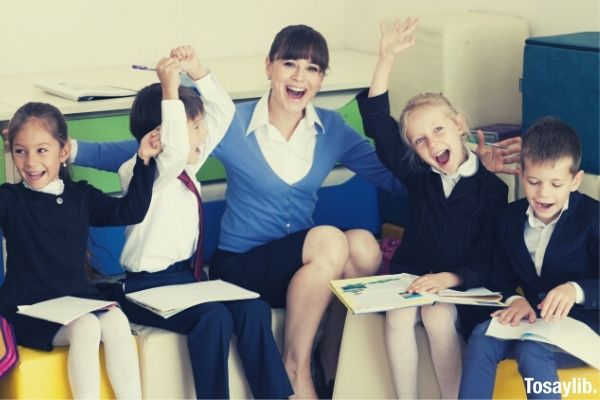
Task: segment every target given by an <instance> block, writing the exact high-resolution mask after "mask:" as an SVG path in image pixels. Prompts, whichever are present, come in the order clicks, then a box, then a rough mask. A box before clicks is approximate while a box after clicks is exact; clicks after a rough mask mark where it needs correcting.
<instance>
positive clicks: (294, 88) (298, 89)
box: [287, 86, 306, 93]
mask: <svg viewBox="0 0 600 400" xmlns="http://www.w3.org/2000/svg"><path fill="white" fill-rule="evenodd" d="M287 88H288V90H291V91H292V92H299V93H302V92H304V91H305V90H306V89H303V88H298V87H293V86H288V87H287Z"/></svg>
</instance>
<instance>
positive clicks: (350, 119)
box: [338, 99, 365, 136]
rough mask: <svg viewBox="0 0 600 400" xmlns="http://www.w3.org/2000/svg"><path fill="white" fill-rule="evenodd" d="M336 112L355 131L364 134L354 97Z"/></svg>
mask: <svg viewBox="0 0 600 400" xmlns="http://www.w3.org/2000/svg"><path fill="white" fill-rule="evenodd" d="M338 112H339V113H340V115H341V116H342V118H343V119H344V121H346V123H347V124H348V125H350V126H351V127H352V128H354V130H355V131H356V132H358V133H360V134H361V135H363V136H365V131H364V129H363V121H362V118H361V117H360V110H359V109H358V102H357V101H356V99H353V100H352V101H350V102H348V103H346V105H344V106H342V107H340V108H339V109H338Z"/></svg>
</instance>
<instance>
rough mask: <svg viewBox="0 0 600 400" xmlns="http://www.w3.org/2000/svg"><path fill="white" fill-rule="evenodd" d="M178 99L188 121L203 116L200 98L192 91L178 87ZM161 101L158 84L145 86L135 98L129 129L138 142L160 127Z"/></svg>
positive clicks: (160, 90)
mask: <svg viewBox="0 0 600 400" xmlns="http://www.w3.org/2000/svg"><path fill="white" fill-rule="evenodd" d="M179 99H180V100H181V101H182V102H183V106H184V108H185V114H186V115H187V118H188V119H194V118H196V117H197V116H198V115H200V114H204V104H203V103H202V98H201V97H200V96H199V95H198V93H197V92H196V91H195V90H194V89H192V88H189V87H185V86H180V87H179ZM161 101H162V88H161V86H160V83H153V84H152V85H148V86H146V87H145V88H143V89H142V90H140V91H139V92H138V94H137V95H136V96H135V100H134V101H133V105H132V106H131V113H130V115H129V129H130V130H131V134H132V135H133V136H134V137H135V138H136V139H137V141H138V142H139V141H141V140H142V138H143V137H144V135H145V134H146V133H148V132H150V131H151V130H153V129H154V128H156V127H157V126H158V125H160V123H161V121H162V115H161V114H162V113H161V107H160V102H161Z"/></svg>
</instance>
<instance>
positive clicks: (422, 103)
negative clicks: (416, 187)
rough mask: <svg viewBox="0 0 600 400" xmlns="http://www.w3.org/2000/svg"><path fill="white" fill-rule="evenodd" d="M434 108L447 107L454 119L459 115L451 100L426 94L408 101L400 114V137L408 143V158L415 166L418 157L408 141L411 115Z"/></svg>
mask: <svg viewBox="0 0 600 400" xmlns="http://www.w3.org/2000/svg"><path fill="white" fill-rule="evenodd" d="M432 106H444V107H446V109H447V111H448V114H449V116H450V117H451V118H452V119H456V117H457V116H458V114H459V113H458V111H457V110H456V108H454V106H453V105H452V103H450V100H448V99H447V98H446V97H445V96H444V95H443V94H442V93H433V92H425V93H419V94H417V95H416V96H413V97H412V98H411V99H410V100H408V102H406V105H405V106H404V108H403V109H402V113H400V118H398V123H399V125H400V137H402V140H404V143H406V145H407V146H408V148H409V149H410V150H411V151H409V152H407V157H409V158H410V161H411V162H412V163H413V164H416V163H417V160H418V156H417V154H416V152H415V151H414V149H413V145H412V143H411V142H410V140H408V136H407V134H408V118H409V117H410V114H411V113H413V112H414V111H416V110H419V109H421V108H423V107H432Z"/></svg>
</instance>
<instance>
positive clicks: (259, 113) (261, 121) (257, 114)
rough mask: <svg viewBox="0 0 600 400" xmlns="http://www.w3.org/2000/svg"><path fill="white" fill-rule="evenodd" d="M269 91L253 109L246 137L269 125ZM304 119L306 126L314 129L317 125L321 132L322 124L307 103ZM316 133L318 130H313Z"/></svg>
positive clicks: (313, 108)
mask: <svg viewBox="0 0 600 400" xmlns="http://www.w3.org/2000/svg"><path fill="white" fill-rule="evenodd" d="M270 92H271V91H270V90H268V91H267V93H265V94H264V95H263V97H261V98H260V100H258V102H257V103H256V106H255V107H254V112H253V113H252V119H251V120H250V124H249V125H248V129H246V135H249V134H250V133H251V132H254V131H256V130H257V129H258V128H260V127H262V126H268V125H269V93H270ZM304 111H305V112H304V119H305V120H306V124H307V126H309V127H311V128H312V127H315V124H316V125H319V126H320V127H321V131H322V130H323V123H322V122H321V119H320V118H319V115H318V114H317V110H315V106H313V105H312V103H308V105H307V106H306V109H305V110H304ZM315 131H316V132H317V133H318V132H319V130H318V129H315Z"/></svg>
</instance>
